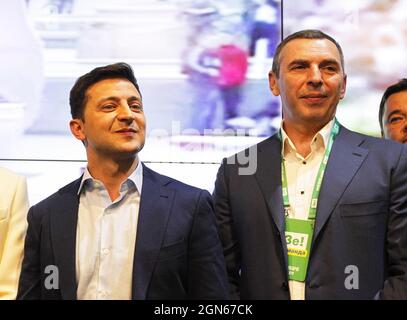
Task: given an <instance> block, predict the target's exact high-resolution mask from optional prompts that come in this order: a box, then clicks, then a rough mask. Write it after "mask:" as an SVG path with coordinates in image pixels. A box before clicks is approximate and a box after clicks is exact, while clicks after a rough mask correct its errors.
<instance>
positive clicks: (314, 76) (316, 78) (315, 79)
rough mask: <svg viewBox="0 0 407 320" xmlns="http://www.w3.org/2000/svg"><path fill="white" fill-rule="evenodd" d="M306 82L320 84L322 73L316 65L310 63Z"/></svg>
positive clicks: (313, 84)
mask: <svg viewBox="0 0 407 320" xmlns="http://www.w3.org/2000/svg"><path fill="white" fill-rule="evenodd" d="M308 84H310V85H312V86H313V87H319V86H320V85H321V84H322V74H321V70H320V69H319V67H318V66H314V65H312V66H311V67H310V68H309V69H308Z"/></svg>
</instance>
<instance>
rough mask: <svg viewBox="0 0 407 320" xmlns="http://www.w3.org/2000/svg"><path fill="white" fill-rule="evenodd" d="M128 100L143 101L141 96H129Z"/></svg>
mask: <svg viewBox="0 0 407 320" xmlns="http://www.w3.org/2000/svg"><path fill="white" fill-rule="evenodd" d="M127 100H128V101H139V102H142V100H141V98H140V97H137V96H131V97H129V98H128V99H127Z"/></svg>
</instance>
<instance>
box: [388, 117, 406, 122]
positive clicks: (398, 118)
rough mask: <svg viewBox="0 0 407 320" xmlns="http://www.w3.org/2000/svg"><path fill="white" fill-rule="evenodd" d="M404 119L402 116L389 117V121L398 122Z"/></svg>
mask: <svg viewBox="0 0 407 320" xmlns="http://www.w3.org/2000/svg"><path fill="white" fill-rule="evenodd" d="M401 120H403V118H402V117H392V118H390V119H389V123H397V122H399V121H401Z"/></svg>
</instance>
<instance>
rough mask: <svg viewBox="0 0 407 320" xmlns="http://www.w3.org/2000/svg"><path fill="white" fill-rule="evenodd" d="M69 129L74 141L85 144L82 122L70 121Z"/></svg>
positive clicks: (77, 120)
mask: <svg viewBox="0 0 407 320" xmlns="http://www.w3.org/2000/svg"><path fill="white" fill-rule="evenodd" d="M69 128H70V129H71V132H72V134H73V135H74V137H75V138H76V139H78V140H81V141H82V142H85V140H86V135H85V132H84V130H83V121H82V120H81V119H72V120H71V121H69Z"/></svg>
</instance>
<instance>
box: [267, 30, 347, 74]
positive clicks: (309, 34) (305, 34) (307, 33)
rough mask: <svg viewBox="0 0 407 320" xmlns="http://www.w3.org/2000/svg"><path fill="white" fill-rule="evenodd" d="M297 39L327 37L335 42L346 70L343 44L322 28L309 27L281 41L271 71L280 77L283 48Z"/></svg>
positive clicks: (343, 67) (343, 68)
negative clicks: (313, 28)
mask: <svg viewBox="0 0 407 320" xmlns="http://www.w3.org/2000/svg"><path fill="white" fill-rule="evenodd" d="M295 39H327V40H329V41H331V42H332V43H333V44H335V46H336V48H337V49H338V51H339V56H340V59H341V65H342V70H343V72H345V59H344V57H343V51H342V48H341V46H340V45H339V43H338V42H336V40H335V39H334V38H332V37H331V36H329V35H327V34H326V33H324V32H322V31H320V30H312V29H307V30H301V31H298V32H295V33H293V34H291V35H289V36H288V37H286V38H285V39H284V40H283V41H281V42H280V44H279V45H278V46H277V49H276V52H275V53H274V58H273V66H272V68H271V71H272V72H273V73H274V74H275V75H276V77H277V78H278V77H279V73H280V58H281V57H280V53H281V50H283V48H284V47H285V45H286V44H287V43H288V42H290V41H292V40H295Z"/></svg>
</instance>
